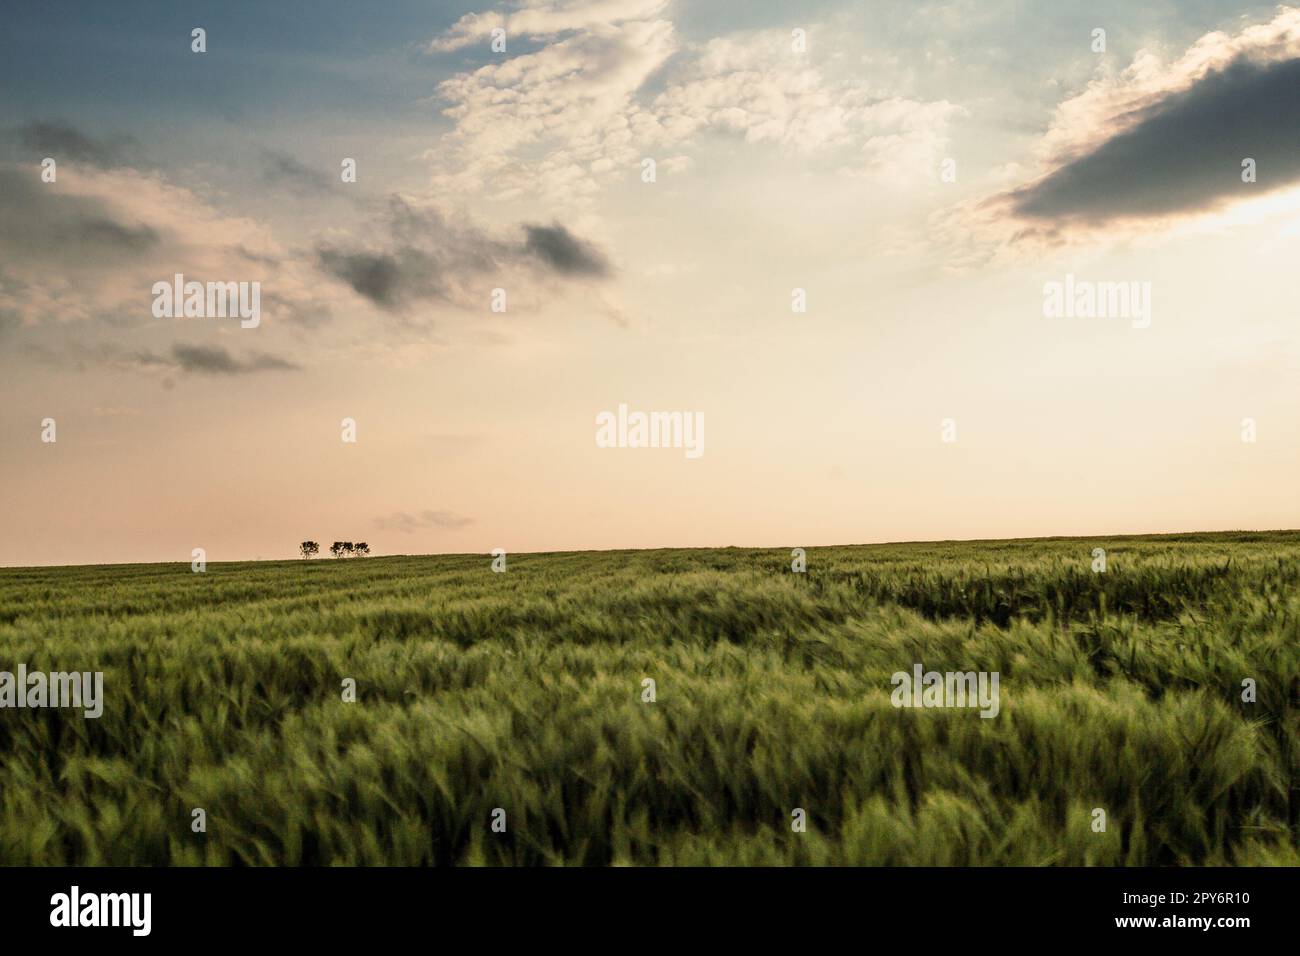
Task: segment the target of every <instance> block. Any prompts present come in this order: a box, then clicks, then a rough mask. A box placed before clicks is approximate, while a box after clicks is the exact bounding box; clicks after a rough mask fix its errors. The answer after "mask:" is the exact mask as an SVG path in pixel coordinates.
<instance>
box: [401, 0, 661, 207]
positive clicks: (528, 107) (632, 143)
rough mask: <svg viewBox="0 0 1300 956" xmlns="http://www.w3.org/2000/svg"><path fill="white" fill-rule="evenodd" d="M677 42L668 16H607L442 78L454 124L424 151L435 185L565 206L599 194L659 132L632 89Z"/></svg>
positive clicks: (441, 87)
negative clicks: (538, 46) (536, 197)
mask: <svg viewBox="0 0 1300 956" xmlns="http://www.w3.org/2000/svg"><path fill="white" fill-rule="evenodd" d="M638 9H649V5H643V6H642V7H640V8H638ZM676 49H677V44H676V40H675V39H674V36H673V27H672V24H671V23H669V22H667V21H664V20H632V21H627V22H602V23H600V24H598V25H593V26H592V27H591V28H590V29H587V30H584V31H583V32H581V33H578V34H575V35H572V36H567V37H565V38H564V39H561V40H558V41H556V42H553V43H550V44H548V45H546V46H544V47H543V48H542V49H540V50H537V51H535V52H531V53H525V54H521V55H515V56H510V57H509V58H506V59H502V60H501V61H500V62H494V63H490V64H488V65H486V66H483V67H480V68H479V69H477V70H473V71H471V72H466V73H460V74H457V75H456V76H454V77H452V78H450V79H448V80H446V81H444V82H443V83H441V84H440V85H439V86H438V96H439V97H440V98H441V99H442V100H443V101H444V102H445V103H447V104H449V105H448V106H447V107H446V108H445V109H444V111H443V112H444V115H446V116H448V117H449V118H451V119H452V120H453V121H454V122H455V124H456V125H455V129H454V130H453V131H452V132H451V133H449V134H447V135H446V136H445V137H444V138H443V141H442V142H441V143H440V144H439V147H438V149H436V150H430V151H429V152H428V153H426V158H428V159H429V160H430V161H431V162H432V163H433V173H434V175H433V186H434V189H435V190H436V191H438V192H440V193H442V194H444V195H447V196H454V195H464V194H467V193H475V192H481V191H486V192H487V194H488V195H489V196H490V197H491V198H495V199H498V200H505V199H514V198H518V197H522V196H531V195H540V197H541V198H542V199H543V200H546V201H550V202H555V203H563V204H565V205H569V204H571V203H572V202H573V201H575V200H578V201H582V200H583V199H590V198H592V197H594V195H595V193H596V192H597V190H598V188H599V181H600V180H602V179H608V178H609V177H610V176H611V175H613V174H614V173H615V171H616V170H617V169H619V168H623V169H625V170H626V169H630V168H632V167H633V166H634V164H635V163H636V162H637V161H639V159H640V156H641V152H640V148H641V146H640V144H639V141H641V142H644V141H646V140H647V138H653V137H655V136H657V135H658V134H657V131H656V123H655V119H654V117H653V116H652V115H650V114H649V113H648V112H647V111H646V109H645V107H644V105H643V104H641V103H639V102H638V100H637V97H636V93H637V91H638V90H640V89H641V88H642V86H643V85H645V83H646V81H647V80H648V79H649V78H650V77H651V76H653V75H654V74H655V73H656V72H657V71H658V70H659V69H660V68H661V67H662V66H663V65H664V64H665V63H666V62H667V60H668V58H669V57H670V56H671V55H672V54H673V53H674V52H675V51H676Z"/></svg>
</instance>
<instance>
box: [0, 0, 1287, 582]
mask: <svg viewBox="0 0 1300 956" xmlns="http://www.w3.org/2000/svg"><path fill="white" fill-rule="evenodd" d="M195 30H201V31H203V32H202V33H201V34H199V35H198V37H197V38H196V35H195V33H194V31H195ZM494 30H497V31H501V32H498V33H496V34H494V32H493V31H494ZM197 47H201V48H202V49H196V48H197ZM0 89H3V91H4V95H3V96H2V97H0V518H2V519H3V525H4V528H5V533H4V534H3V535H0V565H6V566H15V565H38V564H85V563H118V562H139V561H189V560H190V559H191V555H192V553H193V549H195V548H202V549H203V550H204V552H205V554H206V558H207V560H209V561H226V560H245V559H254V558H260V559H273V558H277V559H278V558H287V557H292V556H294V555H296V553H297V549H298V544H299V542H301V541H303V540H306V539H312V540H316V541H320V542H322V543H323V544H324V545H325V546H326V547H328V544H329V542H331V541H335V540H351V541H366V542H368V543H369V545H370V549H371V552H372V553H374V554H405V553H433V552H481V553H485V554H486V553H488V552H490V551H492V550H493V549H494V548H503V549H505V550H506V551H507V552H523V551H558V550H576V549H612V548H657V547H697V546H698V547H715V546H728V545H739V546H756V547H814V546H818V545H829V544H848V543H865V542H877V541H898V540H936V539H956V538H1005V537H1026V536H1039V535H1114V534H1124V533H1155V532H1174V531H1193V530H1227V529H1270V528H1295V527H1298V526H1300V517H1298V512H1300V497H1298V496H1297V494H1296V487H1297V485H1296V479H1297V476H1300V388H1298V386H1300V375H1298V374H1297V373H1300V339H1298V337H1297V319H1298V318H1300V316H1297V305H1296V295H1295V292H1296V288H1297V286H1296V264H1297V263H1298V262H1300V9H1297V8H1290V7H1285V6H1276V5H1273V4H1255V3H1228V2H1223V0H1213V2H1209V0H1206V2H1195V0H1193V2H1179V3H1173V2H1153V3H1149V4H1141V5H1137V4H1132V3H1129V2H1090V3H1087V4H1084V3H1075V2H1070V3H1030V2H1006V0H980V2H964V0H958V2H925V0H920V2H915V0H908V2H862V0H855V2H835V0H817V2H811V0H805V2H797V3H795V2H783V3H778V2H752V3H745V4H719V3H709V2H696V0H516V2H513V3H498V4H490V3H487V2H465V3H460V2H458V3H438V2H428V0H425V2H418V3H417V2H403V0H396V2H387V3H385V4H382V5H375V6H370V5H361V4H356V3H354V2H347V3H344V2H329V0H327V2H311V3H304V2H295V0H283V2H277V3H274V4H268V3H262V2H237V0H235V2H232V0H225V2H220V3H215V2H214V3H202V2H194V3H186V4H163V3H137V2H129V0H118V2H114V3H112V4H104V3H72V2H39V3H38V2H28V0H8V2H6V3H5V4H4V5H3V7H2V8H0ZM349 169H353V170H355V176H351V175H350V174H349ZM178 274H179V275H181V276H182V277H183V279H182V292H183V293H184V291H185V289H184V283H185V282H195V283H199V286H198V288H199V290H200V293H201V294H200V295H199V296H198V298H197V299H196V300H195V301H196V303H197V305H196V306H195V308H194V309H193V313H198V314H193V313H192V314H189V315H186V314H185V311H186V310H185V309H184V308H183V306H181V307H178V308H175V309H169V308H168V307H167V305H166V304H165V303H164V302H162V300H161V297H162V296H163V295H164V294H165V293H163V292H161V291H160V286H166V287H168V288H170V287H172V286H173V285H174V277H175V276H176V275H178ZM209 283H211V284H213V285H217V284H222V287H223V288H224V287H225V286H224V284H225V283H235V284H242V285H240V286H239V288H241V289H243V290H245V292H246V293H247V298H246V300H245V302H246V305H248V307H249V309H250V310H251V308H252V303H253V302H254V301H256V302H257V303H258V308H257V311H256V315H255V316H253V313H252V311H248V312H246V314H245V315H243V316H241V315H230V314H224V315H223V314H220V313H221V311H222V310H220V309H219V308H214V306H213V303H211V302H209V301H208V299H207V297H206V290H207V288H208V284H209ZM230 288H232V289H234V288H235V286H231V287H230ZM254 290H256V294H257V299H256V300H254V299H253V298H252V295H253V291H254ZM184 298H185V296H184V294H183V295H182V299H184ZM179 305H180V304H178V306H179ZM214 312H216V313H217V314H213V313H214ZM621 406H622V407H623V415H624V418H625V420H626V419H627V416H629V415H630V416H633V417H635V416H636V415H638V414H645V415H647V416H650V415H661V416H663V415H668V414H671V413H678V414H679V416H680V418H679V419H678V420H680V421H683V422H686V423H691V424H694V423H699V429H698V432H697V434H696V437H698V438H699V439H700V441H698V443H697V444H696V445H695V446H693V448H692V447H685V446H686V445H688V444H690V443H689V442H687V441H685V440H683V441H677V442H674V441H671V440H666V441H659V442H655V443H654V444H656V445H661V446H662V445H667V446H669V447H646V445H647V442H645V441H638V437H637V430H636V428H635V427H632V428H631V429H630V430H625V431H624V432H623V433H619V432H618V430H617V429H615V430H614V433H613V434H614V440H613V442H611V441H610V440H609V436H608V435H605V437H602V429H601V427H600V424H599V423H600V422H601V421H608V420H610V419H611V418H617V417H618V416H619V414H620V407H621ZM632 420H633V421H634V418H633V419H632ZM667 438H668V439H671V438H672V436H671V435H668V436H667ZM692 440H694V439H692ZM611 445H612V447H611ZM637 446H640V447H637Z"/></svg>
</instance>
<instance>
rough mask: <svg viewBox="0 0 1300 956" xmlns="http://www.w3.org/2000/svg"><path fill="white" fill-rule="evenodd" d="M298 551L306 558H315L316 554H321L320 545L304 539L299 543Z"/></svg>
mask: <svg viewBox="0 0 1300 956" xmlns="http://www.w3.org/2000/svg"><path fill="white" fill-rule="evenodd" d="M298 552H299V553H300V554H301V555H302V556H303V557H304V558H314V557H316V555H318V554H320V545H319V544H317V543H316V542H315V541H304V542H303V543H302V544H300V545H298Z"/></svg>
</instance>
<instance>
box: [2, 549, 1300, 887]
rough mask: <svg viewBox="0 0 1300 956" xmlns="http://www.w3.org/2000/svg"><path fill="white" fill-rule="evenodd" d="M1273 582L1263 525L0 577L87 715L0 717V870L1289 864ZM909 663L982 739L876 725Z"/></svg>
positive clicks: (949, 713)
mask: <svg viewBox="0 0 1300 956" xmlns="http://www.w3.org/2000/svg"><path fill="white" fill-rule="evenodd" d="M1094 547H1103V548H1105V549H1106V552H1107V561H1108V568H1107V571H1106V573H1104V574H1094V573H1093V572H1092V570H1091V567H1090V566H1091V563H1092V557H1091V551H1092V549H1093V548H1094ZM1297 556H1300V533H1294V532H1278V533H1266V534H1246V533H1240V534H1203V535H1202V534H1198V535H1174V536H1162V537H1147V538H1115V539H1106V540H1102V539H1098V540H1095V541H1094V540H1085V539H1040V540H1027V541H1006V542H972V543H941V544H905V545H882V546H864V547H834V548H819V549H810V550H809V551H808V570H807V573H805V574H795V573H792V572H791V569H790V560H791V558H790V552H789V550H750V549H730V548H729V549H720V550H663V551H626V552H603V553H578V554H544V555H511V556H510V557H509V559H508V562H509V564H508V566H509V570H508V571H506V572H505V573H493V572H492V571H491V570H490V567H489V566H490V561H491V559H490V558H489V557H487V556H466V555H456V556H434V557H394V558H369V559H361V560H351V561H335V560H330V559H322V560H317V561H311V562H304V561H293V562H288V561H286V562H260V563H244V564H214V565H210V566H209V567H208V570H207V572H206V573H203V574H195V573H192V572H191V570H190V568H189V565H119V566H103V567H75V568H24V569H7V570H0V670H10V671H13V670H16V668H17V665H18V664H19V663H25V664H26V665H27V666H28V669H29V670H47V671H48V670H83V671H96V670H99V671H103V672H104V675H105V676H104V688H105V698H106V701H105V705H104V713H103V716H102V717H101V718H99V719H98V720H88V719H85V718H84V717H83V716H82V715H81V712H80V711H72V710H60V709H45V710H29V709H24V710H15V709H3V710H0V862H3V863H5V864H10V865H13V864H22V865H31V864H36V865H42V864H100V865H321V864H348V865H351V864H362V865H377V864H404V865H426V864H514V865H537V864H586V865H603V864H703V865H714V864H866V865H877V864H884V865H910V864H938V865H1084V864H1097V865H1260V864H1281V865H1300V826H1298V825H1300V723H1298V721H1300V589H1298V588H1297V584H1300V563H1298V562H1297ZM915 662H920V663H922V664H923V665H924V666H925V668H926V669H927V670H939V671H949V670H961V671H970V670H975V671H997V672H998V673H999V674H1000V675H1001V710H1000V713H999V714H998V716H997V717H996V718H993V719H981V718H980V717H979V716H978V714H977V713H976V712H975V711H973V710H966V709H928V710H920V709H896V708H895V707H893V706H892V705H891V703H890V691H891V689H892V688H891V685H890V676H891V674H893V673H894V672H896V671H910V670H911V667H912V665H913V663H915ZM647 677H648V678H652V679H653V680H654V681H655V682H656V685H657V699H656V701H655V702H653V703H646V702H643V701H642V680H643V679H644V678H647ZM345 678H352V679H354V680H355V681H356V684H357V698H358V699H357V701H356V702H355V703H346V702H344V701H343V699H342V682H343V681H344V679H345ZM1245 678H1251V679H1253V680H1254V681H1255V682H1256V685H1257V698H1256V700H1255V702H1253V703H1248V702H1245V701H1243V700H1242V681H1243V679H1245ZM498 807H499V808H502V809H504V810H505V811H506V821H507V830H506V832H505V833H494V832H493V831H492V830H491V829H490V827H489V823H490V820H491V816H492V812H493V810H494V809H495V808H498ZM194 808H203V809H204V810H205V812H206V815H207V831H206V832H205V833H195V832H193V830H192V829H191V819H192V818H191V811H192V810H193V809H194ZM794 808H802V809H804V810H805V811H806V814H807V821H808V826H807V832H803V833H796V832H793V830H792V827H791V813H792V810H794ZM1096 808H1101V809H1103V810H1104V811H1105V813H1106V823H1107V825H1106V829H1105V832H1094V829H1093V819H1094V816H1093V812H1094V809H1096Z"/></svg>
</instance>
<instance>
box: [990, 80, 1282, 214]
mask: <svg viewBox="0 0 1300 956" xmlns="http://www.w3.org/2000/svg"><path fill="white" fill-rule="evenodd" d="M1298 91H1300V59H1294V60H1288V61H1285V62H1281V63H1255V62H1252V61H1251V60H1250V59H1248V58H1246V57H1240V58H1238V59H1237V60H1235V61H1233V62H1232V63H1230V64H1229V65H1228V66H1226V67H1224V68H1223V69H1221V70H1213V71H1210V72H1208V73H1207V74H1206V75H1205V76H1204V77H1202V78H1201V79H1199V80H1198V81H1196V82H1195V83H1194V84H1193V85H1192V86H1191V87H1190V88H1189V89H1187V90H1184V91H1181V92H1178V93H1172V94H1170V95H1169V96H1167V97H1166V98H1164V99H1163V100H1160V101H1159V102H1156V103H1154V104H1152V105H1150V106H1148V107H1145V108H1144V109H1142V110H1141V111H1140V113H1139V114H1138V116H1137V117H1136V119H1135V120H1134V121H1133V122H1132V124H1131V126H1130V128H1128V129H1126V130H1124V131H1123V132H1119V133H1117V134H1115V135H1113V136H1111V137H1109V138H1107V139H1105V140H1103V141H1102V142H1101V143H1100V144H1099V145H1098V146H1097V147H1096V148H1095V149H1093V150H1092V152H1090V153H1087V154H1085V155H1083V156H1080V157H1078V158H1077V159H1073V160H1070V161H1068V162H1066V163H1065V164H1064V165H1061V166H1060V167H1058V168H1056V169H1054V170H1052V171H1051V172H1050V173H1048V174H1047V175H1046V176H1044V177H1043V178H1042V179H1039V180H1038V181H1037V182H1034V183H1032V184H1030V185H1027V186H1024V187H1021V188H1020V189H1017V190H1014V191H1013V192H1011V193H1010V194H1009V195H1008V197H1007V200H1008V202H1009V205H1010V208H1011V211H1012V213H1013V214H1014V215H1016V216H1019V217H1021V218H1025V219H1035V220H1044V219H1045V220H1056V219H1077V220H1080V221H1082V222H1084V223H1088V224H1099V223H1105V222H1108V221H1110V220H1113V219H1126V218H1137V219H1141V218H1151V217H1161V216H1168V215H1172V214H1176V213H1188V212H1198V211H1202V210H1206V209H1210V208H1213V207H1215V206H1217V205H1220V204H1221V203H1223V202H1224V201H1226V200H1230V199H1244V198H1249V197H1250V196H1251V195H1252V193H1255V192H1260V191H1264V190H1267V189H1270V188H1277V187H1280V186H1285V185H1289V184H1291V183H1294V182H1296V181H1297V180H1300V92H1298ZM1246 157H1250V158H1252V159H1254V160H1255V161H1256V163H1257V164H1258V173H1259V181H1258V182H1257V183H1256V184H1250V185H1247V184H1243V183H1242V181H1241V163H1242V160H1243V159H1244V158H1246Z"/></svg>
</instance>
